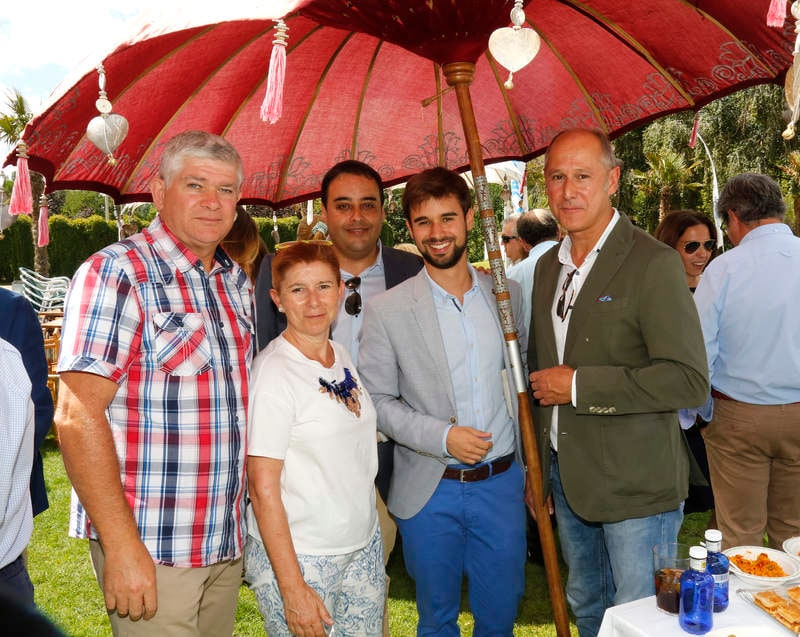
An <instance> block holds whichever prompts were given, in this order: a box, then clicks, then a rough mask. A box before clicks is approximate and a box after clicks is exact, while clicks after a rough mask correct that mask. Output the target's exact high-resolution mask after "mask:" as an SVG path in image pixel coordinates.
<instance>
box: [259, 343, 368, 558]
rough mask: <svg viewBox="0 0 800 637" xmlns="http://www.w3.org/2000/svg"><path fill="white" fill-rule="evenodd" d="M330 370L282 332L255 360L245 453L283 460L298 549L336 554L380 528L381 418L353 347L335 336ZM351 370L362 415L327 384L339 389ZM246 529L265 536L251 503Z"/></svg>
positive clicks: (283, 478) (288, 512)
mask: <svg viewBox="0 0 800 637" xmlns="http://www.w3.org/2000/svg"><path fill="white" fill-rule="evenodd" d="M330 343H331V345H332V346H333V351H334V355H335V362H334V364H333V366H332V367H330V368H326V367H324V366H323V365H321V364H320V363H318V362H317V361H312V360H309V359H308V358H306V357H305V356H303V354H301V353H300V351H299V350H298V349H297V348H296V347H294V346H293V345H291V344H290V343H289V342H288V341H287V340H286V339H285V338H284V337H283V335H280V336H279V337H278V338H276V339H274V340H273V341H272V342H270V343H269V345H267V347H266V348H265V349H264V350H263V351H262V352H260V353H259V354H258V356H256V358H255V360H254V361H253V367H252V370H251V381H250V415H249V422H248V427H247V435H248V441H247V454H248V455H250V456H262V457H267V458H276V459H280V460H283V462H284V464H283V472H282V474H281V500H282V502H283V506H284V508H285V509H286V515H287V518H288V520H289V530H290V531H291V535H292V542H293V543H294V548H295V551H296V552H297V553H298V554H305V555H338V554H343V553H350V552H352V551H356V550H358V549H361V548H363V547H364V546H366V544H367V542H368V541H369V540H370V538H371V537H372V536H373V534H374V533H375V529H376V526H377V524H378V516H377V513H376V509H375V474H376V473H377V470H378V454H377V444H376V440H377V438H376V425H377V417H376V413H375V407H374V406H373V405H372V401H371V400H370V397H369V395H368V394H367V392H366V391H365V390H364V389H363V387H362V384H361V382H360V379H359V378H358V376H357V372H356V367H355V365H353V363H352V361H351V360H350V356H349V354H348V353H347V350H346V349H345V348H344V347H342V346H341V345H339V344H338V343H336V342H334V341H330ZM345 369H347V370H349V373H350V375H352V378H353V380H354V381H355V383H356V384H357V387H358V400H359V402H360V415H359V416H356V414H355V413H354V412H353V411H351V410H350V409H348V407H347V406H346V405H345V403H344V402H342V401H341V400H337V399H336V397H335V392H333V391H329V390H326V389H325V386H324V384H323V382H321V381H324V383H325V384H327V386H328V387H334V383H338V384H339V385H338V386H341V383H342V381H344V380H345ZM247 530H248V533H250V535H252V536H253V537H255V538H258V539H260V535H259V532H258V525H257V523H256V517H255V513H254V511H253V506H252V504H250V505H248V508H247Z"/></svg>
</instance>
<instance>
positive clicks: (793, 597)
mask: <svg viewBox="0 0 800 637" xmlns="http://www.w3.org/2000/svg"><path fill="white" fill-rule="evenodd" d="M737 592H738V594H739V596H740V597H742V598H743V599H745V600H747V601H748V602H750V603H751V604H753V605H755V607H756V608H759V609H760V610H762V611H764V612H765V613H766V614H767V615H769V616H770V617H771V618H772V619H774V620H775V621H776V622H779V623H780V624H781V625H782V626H783V627H784V628H788V629H789V630H790V631H792V632H793V633H795V634H798V633H800V586H792V587H779V588H771V589H767V590H760V591H756V590H752V591H746V590H742V589H739V590H738V591H737ZM761 630H762V633H759V634H763V630H764V629H763V627H762V629H761ZM734 634H736V633H734V632H731V633H729V635H734ZM736 637H740V636H739V635H737V636H736Z"/></svg>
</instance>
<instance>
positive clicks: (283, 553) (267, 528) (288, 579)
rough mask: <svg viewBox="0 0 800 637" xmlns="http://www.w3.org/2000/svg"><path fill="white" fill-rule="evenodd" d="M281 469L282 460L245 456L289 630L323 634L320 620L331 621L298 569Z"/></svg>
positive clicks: (312, 636)
mask: <svg viewBox="0 0 800 637" xmlns="http://www.w3.org/2000/svg"><path fill="white" fill-rule="evenodd" d="M282 471H283V460H277V459H274V458H265V457H262V456H247V479H248V484H249V490H250V499H251V500H252V502H253V509H254V510H255V513H256V520H257V521H258V531H259V533H261V539H262V540H263V541H264V547H265V548H266V549H267V555H268V556H269V561H270V564H271V565H272V569H273V570H274V571H275V577H276V578H277V580H278V588H279V589H280V591H281V597H283V609H284V614H285V616H286V623H287V625H288V627H289V632H290V633H291V634H292V635H297V636H298V637H325V630H324V628H323V623H325V624H327V625H328V626H330V625H332V624H333V617H331V615H330V613H329V612H328V610H327V609H326V608H325V604H324V603H323V601H322V599H321V598H320V596H319V595H317V593H316V591H315V590H314V589H313V588H311V587H310V586H309V585H308V584H306V582H305V580H304V579H303V574H302V573H301V572H300V565H299V564H298V562H297V553H296V552H295V550H294V544H292V536H291V533H290V532H289V521H288V519H287V517H286V509H284V508H283V502H282V501H281V492H280V480H281V472H282Z"/></svg>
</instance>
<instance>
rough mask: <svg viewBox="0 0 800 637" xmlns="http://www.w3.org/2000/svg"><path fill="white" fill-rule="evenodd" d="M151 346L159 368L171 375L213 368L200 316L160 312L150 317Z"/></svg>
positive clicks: (199, 372)
mask: <svg viewBox="0 0 800 637" xmlns="http://www.w3.org/2000/svg"><path fill="white" fill-rule="evenodd" d="M153 325H154V328H155V330H154V341H155V342H154V349H155V354H156V359H157V360H158V364H159V366H160V368H161V370H162V371H164V372H165V373H167V374H170V375H172V376H195V375H199V374H204V373H205V372H207V371H209V370H210V369H211V367H212V362H213V361H212V357H211V345H210V344H209V342H208V338H207V336H206V328H205V324H204V323H203V315H202V314H198V313H187V312H162V313H160V314H156V315H154V316H153Z"/></svg>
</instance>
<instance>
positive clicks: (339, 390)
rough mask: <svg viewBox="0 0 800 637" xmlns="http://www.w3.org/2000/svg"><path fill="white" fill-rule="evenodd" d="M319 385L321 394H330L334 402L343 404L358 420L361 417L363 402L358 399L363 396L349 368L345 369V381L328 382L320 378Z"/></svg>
mask: <svg viewBox="0 0 800 637" xmlns="http://www.w3.org/2000/svg"><path fill="white" fill-rule="evenodd" d="M319 384H320V388H319V391H320V393H322V394H328V396H330V397H331V398H332V399H333V400H336V401H337V402H340V403H342V404H343V405H344V406H345V407H347V409H348V410H349V411H350V412H352V413H354V414H355V415H356V418H358V417H359V416H361V401H360V400H359V398H358V397H359V395H360V394H361V389H360V388H359V387H358V383H357V382H356V380H355V378H353V374H351V373H350V370H349V369H347V367H345V368H344V380H342V381H335V380H334V381H327V380H325V379H324V378H322V377H320V379H319Z"/></svg>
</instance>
